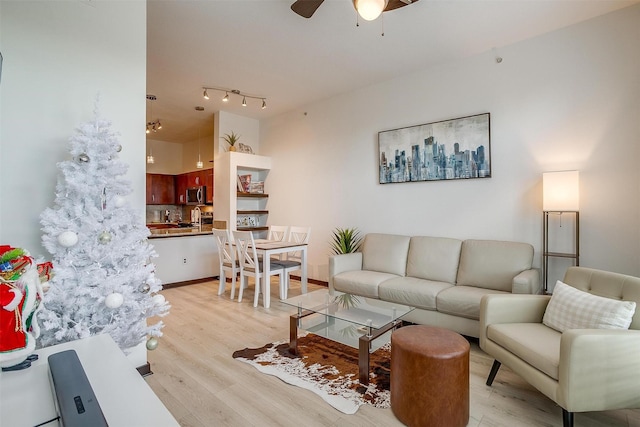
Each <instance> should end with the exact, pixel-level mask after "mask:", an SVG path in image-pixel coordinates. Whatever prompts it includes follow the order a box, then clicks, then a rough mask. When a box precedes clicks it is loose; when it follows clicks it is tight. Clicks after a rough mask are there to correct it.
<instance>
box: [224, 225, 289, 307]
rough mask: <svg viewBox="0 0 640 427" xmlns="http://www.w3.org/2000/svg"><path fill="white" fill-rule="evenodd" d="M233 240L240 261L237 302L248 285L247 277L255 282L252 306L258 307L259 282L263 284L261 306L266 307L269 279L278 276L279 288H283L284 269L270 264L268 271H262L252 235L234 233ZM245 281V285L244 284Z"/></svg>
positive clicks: (261, 264) (245, 232)
mask: <svg viewBox="0 0 640 427" xmlns="http://www.w3.org/2000/svg"><path fill="white" fill-rule="evenodd" d="M233 238H234V240H235V244H236V248H237V251H238V258H239V261H240V288H239V290H238V302H240V301H242V293H243V290H244V288H245V287H247V285H248V283H249V277H253V279H254V281H255V296H254V298H253V306H254V307H257V306H258V298H259V295H260V281H261V280H262V281H263V282H264V289H262V294H263V304H264V305H265V306H266V305H267V304H266V301H267V295H269V292H271V285H270V283H269V279H270V278H271V276H275V275H279V276H280V282H279V288H280V289H282V288H283V286H284V268H283V266H281V265H279V264H271V265H270V268H269V271H264V263H263V261H262V260H261V259H259V258H258V253H257V251H256V247H255V243H254V240H253V234H251V232H250V231H234V232H233ZM245 281H246V283H245Z"/></svg>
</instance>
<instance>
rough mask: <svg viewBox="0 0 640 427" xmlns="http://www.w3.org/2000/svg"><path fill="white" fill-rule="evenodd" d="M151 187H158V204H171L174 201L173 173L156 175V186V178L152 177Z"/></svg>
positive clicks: (174, 185)
mask: <svg viewBox="0 0 640 427" xmlns="http://www.w3.org/2000/svg"><path fill="white" fill-rule="evenodd" d="M153 187H154V188H158V193H159V194H160V204H162V205H173V204H175V203H176V184H175V177H174V176H173V175H158V185H157V186H156V180H155V178H154V180H153ZM154 192H155V191H154Z"/></svg>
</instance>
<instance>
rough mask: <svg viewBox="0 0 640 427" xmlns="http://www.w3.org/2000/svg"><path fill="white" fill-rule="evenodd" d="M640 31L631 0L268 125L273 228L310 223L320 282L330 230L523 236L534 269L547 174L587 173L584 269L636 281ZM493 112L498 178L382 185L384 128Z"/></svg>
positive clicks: (264, 149) (639, 270)
mask: <svg viewBox="0 0 640 427" xmlns="http://www.w3.org/2000/svg"><path fill="white" fill-rule="evenodd" d="M639 39H640V6H634V7H631V8H627V9H623V10H621V11H618V12H614V13H612V14H609V15H605V16H603V17H600V18H596V19H594V20H591V21H587V22H584V23H581V24H579V25H575V26H572V27H569V28H566V29H563V30H559V31H556V32H553V33H550V34H547V35H544V36H541V37H537V38H535V39H531V40H528V41H523V42H520V43H517V44H514V45H511V46H505V47H502V48H500V49H498V51H499V54H500V56H502V57H503V58H504V60H503V62H502V63H501V64H497V63H496V62H495V61H494V56H493V55H492V54H491V53H486V54H484V55H479V56H476V57H472V58H469V59H467V60H464V61H461V62H458V63H452V64H448V65H444V66H441V67H437V68H431V69H428V70H425V71H423V72H420V73H416V74H412V75H407V76H398V78H397V79H395V80H392V81H388V82H385V83H382V84H378V85H375V86H370V87H367V88H365V89H362V90H358V91H355V92H352V93H348V94H344V95H343V96H339V97H335V98H332V99H328V100H326V101H323V102H320V103H316V104H312V105H308V106H306V107H305V108H303V109H300V110H298V111H293V112H291V113H289V114H285V115H283V116H280V117H277V118H274V119H270V120H265V121H263V122H261V125H260V132H261V142H260V144H261V154H262V155H266V156H271V157H272V159H273V164H272V170H271V173H270V175H269V179H268V184H267V185H268V188H269V193H270V198H269V206H268V209H269V210H270V215H269V223H271V224H290V225H307V226H311V227H312V234H311V244H310V266H309V267H310V269H309V274H310V277H312V278H316V279H322V280H326V279H327V262H328V261H327V255H328V254H329V252H330V251H329V246H328V241H329V240H330V233H331V230H332V229H333V228H335V227H358V228H359V229H360V230H361V231H362V232H364V233H367V232H387V233H401V234H407V235H433V236H447V237H455V238H461V239H467V238H480V239H502V240H515V241H524V242H528V243H531V244H532V245H534V247H535V249H536V256H535V260H534V263H535V264H536V266H538V267H539V266H540V250H541V245H542V172H543V171H550V170H565V169H578V170H580V180H581V184H580V188H581V194H580V198H581V202H580V204H581V209H580V210H581V212H580V214H581V240H582V242H581V253H582V257H581V265H584V266H591V267H594V268H603V269H609V270H613V271H618V272H621V273H626V274H633V275H638V276H640V168H638V159H639V158H640V143H639V141H638V140H639V136H640V129H639V127H638V123H639V122H640V80H639V78H640V49H638V40H639ZM484 112H489V113H491V160H492V174H493V176H492V178H490V179H475V180H466V181H440V182H422V183H403V184H386V185H380V184H378V147H377V132H379V131H382V130H389V129H395V128H399V127H404V126H411V125H417V124H423V123H429V122H433V121H439V120H445V119H452V118H456V117H463V116H467V115H473V114H478V113H484ZM568 218H569V217H567V223H565V224H570V223H568ZM565 227H566V225H565ZM563 268H564V267H563ZM559 274H560V275H561V274H562V273H559ZM556 278H561V277H556ZM556 278H553V280H554V281H555V279H556Z"/></svg>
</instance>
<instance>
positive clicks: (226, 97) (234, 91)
mask: <svg viewBox="0 0 640 427" xmlns="http://www.w3.org/2000/svg"><path fill="white" fill-rule="evenodd" d="M202 89H203V90H204V94H205V95H207V96H204V99H209V97H208V94H207V91H208V90H217V91H220V92H224V97H223V98H222V101H223V102H228V101H229V94H230V93H231V94H233V95H238V96H241V97H242V106H243V107H246V106H247V98H249V99H259V100H261V101H262V107H261V108H262V109H265V108H267V98H265V97H264V96H258V95H249V94H246V93H243V92H240V91H239V90H238V89H226V88H221V87H204V86H203V87H202Z"/></svg>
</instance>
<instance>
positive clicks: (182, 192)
mask: <svg viewBox="0 0 640 427" xmlns="http://www.w3.org/2000/svg"><path fill="white" fill-rule="evenodd" d="M188 187H189V185H188V184H187V174H186V173H183V174H180V175H176V203H177V204H179V205H186V204H187V188H188Z"/></svg>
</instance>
